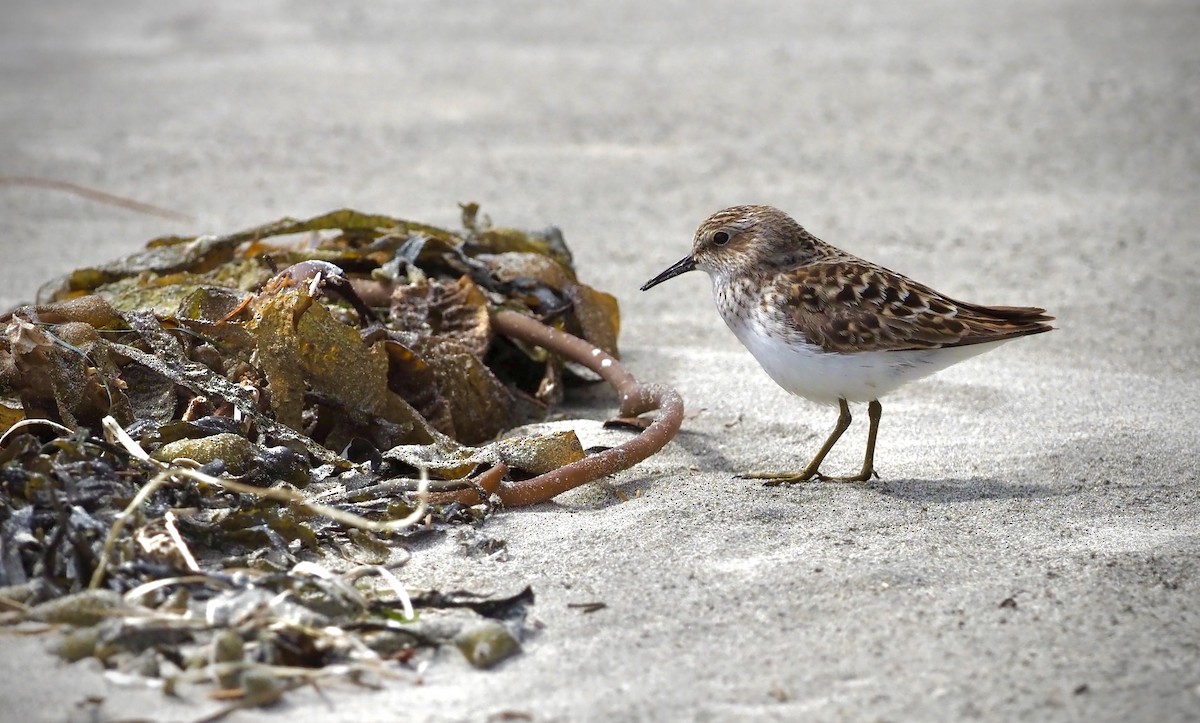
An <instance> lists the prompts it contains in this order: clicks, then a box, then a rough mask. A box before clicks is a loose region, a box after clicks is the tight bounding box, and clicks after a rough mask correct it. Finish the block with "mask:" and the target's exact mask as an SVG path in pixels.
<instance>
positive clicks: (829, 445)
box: [738, 399, 879, 487]
mask: <svg viewBox="0 0 1200 723" xmlns="http://www.w3.org/2000/svg"><path fill="white" fill-rule="evenodd" d="M871 404H872V405H873V406H872V407H870V408H869V409H868V411H870V413H871V414H872V415H873V416H872V417H871V437H870V439H868V440H867V455H868V459H869V458H870V457H871V456H873V454H874V451H873V447H874V445H875V437H874V432H875V425H876V423H877V422H878V421H879V402H871ZM838 407H839V409H840V410H841V411H840V413H839V414H838V420H837V425H836V426H834V428H833V431H832V432H831V433H830V434H829V438H828V439H826V440H825V444H823V445H821V450H820V451H819V452H817V456H816V457H813V459H812V461H811V462H809V463H808V466H807V467H805V468H804V470H803V471H802V472H797V473H789V472H784V473H770V472H751V473H749V474H744V475H738V476H739V477H741V478H742V479H761V480H766V481H767V485H768V486H770V487H774V486H775V485H782V484H794V483H796V482H807V481H808V480H811V479H822V480H825V479H831V478H828V477H825V476H824V475H822V474H821V473H820V471H819V470H820V467H821V463H822V462H824V461H825V455H827V454H829V450H831V449H833V445H835V444H837V441H838V440H839V439H840V438H841V436H842V433H843V432H845V431H846V430H847V429H849V427H850V405H849V404H847V403H846V400H845V399H839V400H838ZM868 464H869V463H868Z"/></svg>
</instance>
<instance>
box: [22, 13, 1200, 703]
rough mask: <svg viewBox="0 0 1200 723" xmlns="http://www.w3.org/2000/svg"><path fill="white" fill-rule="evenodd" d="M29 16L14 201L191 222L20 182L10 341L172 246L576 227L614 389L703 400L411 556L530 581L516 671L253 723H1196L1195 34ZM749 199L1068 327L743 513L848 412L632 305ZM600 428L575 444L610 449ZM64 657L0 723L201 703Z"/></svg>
mask: <svg viewBox="0 0 1200 723" xmlns="http://www.w3.org/2000/svg"><path fill="white" fill-rule="evenodd" d="M8 6H9V7H8V8H7V9H6V11H5V16H6V19H5V21H4V22H3V23H2V24H0V176H3V177H5V178H8V179H13V178H19V177H34V178H41V179H57V180H61V181H69V182H72V183H77V184H82V185H85V186H89V187H93V188H97V189H101V190H104V191H106V192H109V193H113V194H119V195H121V196H126V197H129V198H133V199H137V200H139V201H142V202H145V203H150V204H154V205H156V206H161V207H164V208H168V209H172V210H174V211H178V212H181V213H184V214H187V215H189V216H191V217H192V219H193V220H192V221H186V222H185V221H173V220H168V219H164V218H158V217H154V216H151V215H147V214H144V213H136V212H133V211H131V210H128V209H125V208H119V207H114V206H112V205H108V204H102V203H97V202H94V201H91V200H88V199H84V198H80V197H78V196H76V195H72V194H68V193H63V192H60V191H55V190H50V189H46V188H39V187H33V186H30V185H28V184H12V183H5V184H4V185H0V250H2V253H3V256H2V257H0V308H4V309H7V308H9V307H11V306H13V305H15V304H17V303H19V302H24V301H31V300H32V299H33V297H34V295H35V293H36V290H37V287H38V285H39V284H40V283H41V282H43V281H46V280H49V279H50V278H52V277H54V276H57V275H60V274H62V273H65V272H67V271H69V270H71V269H73V268H76V267H79V266H82V265H85V264H88V263H96V262H100V261H104V260H108V259H112V258H115V257H118V256H122V255H125V254H127V253H130V252H132V251H135V250H137V249H139V248H140V247H141V246H142V244H144V242H145V241H147V240H149V239H151V238H154V237H156V236H161V235H166V234H181V235H182V234H187V235H194V234H200V233H208V232H213V233H218V232H228V231H233V230H237V229H241V228H245V227H249V226H253V225H256V224H259V223H264V222H267V221H272V220H275V219H277V218H280V217H282V216H294V217H306V216H311V215H315V214H318V213H322V212H325V211H329V210H332V209H335V208H340V207H351V208H356V209H360V210H363V211H375V212H380V213H387V214H391V215H395V216H401V217H405V218H411V219H418V220H424V221H428V222H431V223H436V224H440V225H444V226H453V225H455V224H456V223H457V219H458V213H459V210H458V206H457V203H458V202H467V201H476V202H479V203H480V204H481V206H482V208H483V211H484V212H485V213H488V214H489V215H490V216H491V217H492V219H493V220H494V221H495V222H496V223H497V224H501V225H506V226H516V227H522V228H540V227H543V226H546V225H548V224H554V225H557V226H559V227H560V228H561V229H562V231H563V233H564V235H565V237H566V240H567V242H568V243H569V245H570V246H571V248H572V250H573V251H574V253H575V261H576V265H577V267H578V268H579V269H580V273H581V276H582V277H583V279H584V280H585V281H587V282H588V283H590V284H592V285H594V286H596V287H598V288H601V289H605V290H607V291H609V292H611V293H613V294H615V295H616V296H617V297H618V298H619V300H620V303H621V307H622V317H623V318H622V325H623V327H622V335H621V348H622V359H623V361H624V363H625V364H626V365H627V366H628V367H629V369H630V370H631V371H633V372H634V373H635V374H637V375H638V376H639V377H640V378H641V379H643V380H645V381H656V382H663V383H667V384H670V385H672V386H674V387H675V388H676V389H677V390H678V391H679V392H680V393H681V394H682V395H683V397H684V399H685V401H686V404H687V418H686V420H685V422H684V426H683V430H682V431H681V432H680V434H679V436H678V437H677V438H676V440H675V441H674V442H673V443H672V444H671V445H669V446H668V448H667V449H666V450H664V451H663V452H662V453H660V454H659V455H657V456H655V457H653V458H651V459H650V460H648V461H646V462H645V463H643V464H641V465H639V466H637V467H635V468H634V469H632V470H629V471H627V472H624V473H622V474H620V475H617V476H615V477H612V478H610V479H608V480H606V481H604V482H602V483H597V484H592V485H589V486H587V487H584V488H581V489H578V490H575V491H573V492H571V493H568V494H566V495H562V496H560V497H559V498H557V499H556V500H555V502H554V503H552V504H545V505H539V506H535V507H532V508H528V509H519V510H511V511H505V512H502V513H499V514H496V515H495V516H493V517H492V518H490V519H489V520H487V521H486V522H485V523H484V524H482V525H481V526H480V527H479V528H478V529H477V530H475V532H474V533H473V534H476V535H479V536H483V537H487V538H492V539H495V540H503V541H504V543H505V547H504V550H505V554H504V555H501V556H496V557H488V556H480V555H473V554H467V553H465V552H464V546H463V545H462V544H460V541H459V540H457V539H456V538H455V535H454V534H452V533H451V534H446V535H437V536H428V537H426V538H423V539H422V540H420V541H419V542H418V543H416V544H415V545H414V546H413V548H412V552H413V557H412V560H411V562H410V563H409V564H408V565H407V566H405V567H403V568H401V569H400V570H399V571H398V574H399V575H400V577H401V579H402V580H403V581H404V582H405V584H407V585H411V586H413V587H414V588H422V587H432V586H436V587H441V588H464V589H470V590H475V591H479V592H495V593H511V592H515V591H517V590H519V589H520V588H521V587H523V586H525V585H527V584H528V585H531V586H532V587H533V590H534V592H535V595H536V605H535V607H534V608H533V611H532V614H531V616H532V617H533V618H535V619H536V621H537V625H536V627H537V628H538V629H537V631H536V633H535V634H534V635H532V636H530V637H529V638H528V639H527V640H525V641H524V652H523V653H522V654H521V655H519V656H517V657H515V658H513V659H511V660H509V661H507V662H505V663H504V664H502V665H501V666H500V667H498V668H497V669H494V670H491V671H478V670H475V669H472V668H470V667H469V666H468V665H467V664H466V663H465V662H464V661H463V660H462V658H461V656H460V655H459V654H458V653H457V651H456V650H452V649H447V650H444V651H442V652H440V653H439V654H438V656H437V659H436V660H434V662H433V663H432V664H431V665H430V666H428V668H426V669H425V670H423V671H422V672H421V674H420V676H419V679H418V676H417V675H416V674H414V673H403V674H402V675H401V676H400V678H399V679H397V680H395V681H389V682H388V683H387V685H386V686H385V688H384V689H383V690H379V691H366V690H361V689H357V688H354V687H353V686H352V685H350V684H347V683H336V682H331V683H330V684H328V685H327V686H323V687H322V689H321V690H320V691H315V690H312V689H304V690H299V691H295V692H293V693H291V694H289V695H288V696H287V697H286V698H285V699H284V701H283V702H282V703H280V704H279V705H276V706H274V707H271V708H267V709H262V710H253V711H243V712H239V713H237V714H235V715H234V716H232V717H231V718H230V720H235V721H283V720H327V721H363V720H392V719H395V720H413V721H485V720H534V721H588V720H630V721H642V720H644V721H661V720H681V721H727V720H780V721H784V720H787V721H792V720H813V721H827V720H830V721H831V720H852V721H864V720H878V721H903V720H921V721H961V720H988V721H993V720H995V721H999V720H1038V721H1076V720H1079V721H1082V720H1088V721H1128V720H1154V721H1160V722H1164V723H1165V722H1167V721H1185V720H1198V719H1200V612H1198V611H1200V522H1198V520H1200V472H1198V467H1200V465H1198V463H1197V450H1198V449H1200V414H1198V412H1197V410H1198V409H1200V384H1198V383H1197V380H1198V379H1200V376H1198V372H1197V369H1198V367H1200V324H1197V322H1196V319H1195V315H1196V309H1197V307H1198V306H1200V283H1197V281H1196V277H1195V274H1196V270H1197V269H1200V204H1198V203H1197V193H1196V189H1197V188H1200V72H1197V71H1198V69H1200V44H1198V43H1196V41H1195V39H1196V37H1197V36H1200V10H1198V9H1197V7H1196V6H1195V5H1194V3H1190V2H1185V1H1183V0H1177V1H1173V0H1163V1H1161V2H1152V3H1147V2H1136V1H1134V0H1123V1H1115V0H1114V1H1111V2H1110V1H1107V0H1105V1H1104V2H1090V1H1088V2H1085V1H1083V0H1062V1H1054V0H1020V1H1018V2H1007V3H987V2H977V1H975V0H972V1H970V2H951V1H949V0H923V1H922V2H918V3H911V4H903V5H897V4H893V3H884V2H869V3H866V4H850V5H844V4H840V3H818V2H805V3H769V2H754V3H750V4H740V5H736V6H735V5H732V4H727V3H721V2H716V1H714V0H705V1H704V2H698V3H660V4H649V5H648V4H646V3H640V2H627V1H624V0H622V1H620V2H598V1H593V0H588V1H586V2H581V3H574V4H571V5H570V8H569V9H568V7H567V6H559V5H554V4H546V3H531V2H520V3H504V4H501V3H488V2H479V1H471V2H465V3H434V2H410V3H396V4H387V5H384V4H374V3H365V2H350V3H340V4H336V5H330V4H327V3H317V2H311V1H302V2H294V3H284V2H262V3H252V4H241V3H233V2H218V3H199V2H175V3H149V2H137V1H135V0H116V1H115V2H110V3H105V4H94V3H85V2H66V3H44V2H43V3H37V2H29V1H26V0H18V1H16V2H10V3H8ZM738 203H766V204H771V205H775V206H778V207H780V208H783V209H785V210H787V211H788V212H790V213H791V214H793V215H794V216H795V217H796V218H797V220H799V221H800V222H801V223H802V224H804V225H805V226H806V227H807V228H808V229H809V230H810V231H812V232H813V233H814V234H816V235H817V236H819V237H821V238H823V239H825V240H827V241H829V242H830V243H833V244H835V245H837V246H839V247H841V248H844V249H846V250H848V251H850V252H852V253H855V254H858V255H860V256H863V257H865V258H868V259H871V260H872V261H875V262H878V263H880V264H883V265H885V266H887V267H889V268H892V269H895V270H896V271H899V272H901V273H904V274H906V275H908V276H911V277H913V278H915V279H917V280H918V281H921V282H924V283H927V284H929V285H931V286H933V287H934V288H937V289H939V290H941V291H944V292H946V293H947V294H949V295H951V296H953V297H956V298H962V299H967V300H971V301H977V302H980V303H988V304H1008V305H1036V306H1043V307H1045V308H1047V309H1048V310H1049V311H1050V313H1052V314H1054V315H1055V316H1056V317H1057V318H1058V321H1057V322H1056V325H1057V326H1058V329H1057V330H1056V331H1054V332H1052V333H1050V334H1043V335H1039V336H1037V337H1032V338H1028V339H1020V340H1017V341H1014V342H1013V343H1010V344H1007V345H1005V346H1004V347H1002V348H1000V349H998V350H996V351H994V352H991V353H989V354H986V355H984V356H981V357H979V358H977V359H973V360H970V361H968V362H965V363H963V364H960V365H957V366H954V367H952V368H950V369H948V370H947V371H944V372H942V373H940V374H938V375H937V376H935V377H932V378H930V379H928V380H925V381H922V382H918V383H916V384H913V385H910V386H908V387H905V388H904V389H902V390H900V391H899V392H897V393H895V394H894V395H892V396H889V397H886V398H885V399H884V400H883V407H884V414H883V421H882V426H881V431H880V435H879V442H878V449H877V452H876V466H877V468H878V471H879V474H880V477H881V478H880V479H879V480H875V481H872V482H870V483H867V484H861V485H847V484H835V483H812V484H805V485H799V486H791V487H777V488H769V487H764V486H763V485H762V484H761V483H759V482H755V481H751V480H743V479H737V478H735V475H736V474H738V473H739V472H745V471H748V470H751V469H759V468H769V469H784V468H798V467H800V466H802V465H803V464H804V463H806V462H807V460H808V458H809V457H810V456H811V455H812V454H813V452H814V451H815V450H816V448H817V447H818V446H819V445H820V444H821V442H822V441H823V440H824V438H825V436H826V435H827V434H828V432H829V430H830V429H831V428H832V426H833V424H834V421H835V418H836V410H835V409H833V408H829V407H822V406H819V405H816V404H813V403H810V402H807V401H805V400H802V399H799V398H795V397H790V396H789V395H787V394H786V393H785V392H783V391H782V390H781V389H779V388H778V387H776V386H775V384H774V383H773V382H772V381H771V380H770V379H769V378H768V377H767V376H766V375H765V374H764V373H763V372H762V371H761V369H759V368H758V366H757V364H756V363H755V361H754V359H753V358H752V357H751V356H750V355H749V354H748V353H747V352H746V351H745V350H744V349H743V348H742V347H741V346H740V345H739V344H738V342H737V341H736V339H734V337H733V336H732V334H730V333H729V331H728V330H727V329H726V328H725V326H724V324H723V323H722V322H721V320H720V318H719V317H718V315H717V313H716V311H715V309H714V307H713V304H712V299H711V296H710V291H709V285H708V281H707V279H706V278H705V277H704V275H703V274H700V273H695V274H689V275H686V276H684V277H681V278H679V279H677V280H673V281H671V282H670V284H669V285H666V286H663V287H659V288H655V289H653V290H651V291H650V292H647V293H640V292H639V291H638V287H639V286H640V285H641V284H642V283H643V282H645V281H646V280H647V279H649V278H651V277H652V276H654V275H656V274H657V273H658V272H659V271H661V270H662V269H664V268H666V267H667V266H668V265H669V264H671V263H673V262H675V261H676V260H678V259H679V258H680V257H681V256H683V255H684V254H685V253H687V252H688V249H689V247H690V243H691V238H692V234H693V232H694V231H695V228H696V225H697V224H698V223H700V221H702V220H703V219H704V218H705V217H706V216H708V214H710V213H711V212H713V211H715V210H717V209H719V208H722V207H725V206H730V205H734V204H738ZM615 409H616V401H615V400H614V399H612V398H611V395H610V394H609V393H608V392H606V390H604V389H603V388H594V389H588V390H585V391H584V392H583V393H582V394H581V395H579V396H578V397H576V401H575V402H574V406H573V407H568V409H567V411H569V412H572V413H573V414H576V415H578V416H579V417H580V418H581V419H582V420H583V421H581V422H580V423H579V426H580V429H581V430H582V434H584V435H585V436H586V435H588V434H603V433H604V432H600V431H598V430H597V429H596V427H597V426H598V425H597V422H598V420H603V419H604V418H605V417H607V416H608V415H610V414H612V413H613V412H614V411H615ZM854 411H855V415H856V416H855V423H854V425H853V426H852V428H851V429H850V431H849V432H847V434H846V436H845V438H844V439H843V441H842V443H841V444H840V445H839V446H838V447H837V448H836V449H835V450H834V452H833V454H831V456H830V457H829V460H828V462H827V465H828V466H829V468H830V469H831V470H833V471H842V470H844V471H845V472H847V473H849V472H854V471H857V465H858V464H859V461H860V459H861V450H862V445H863V443H864V440H865V436H866V413H865V408H863V407H861V406H859V407H856V408H855V409H854ZM608 434H611V433H608ZM585 444H586V442H585ZM588 602H603V603H605V605H606V606H605V607H604V608H603V609H600V610H597V611H595V612H590V613H588V612H583V611H582V610H581V609H580V608H578V607H571V605H572V604H578V603H588ZM45 642H46V640H45V639H44V638H40V637H32V638H30V637H9V636H5V637H3V638H0V645H2V646H3V651H4V652H3V654H2V655H0V700H2V701H3V703H0V720H5V721H40V720H46V721H61V720H77V721H84V720H143V719H150V720H162V721H186V720H194V719H196V718H199V717H200V716H202V715H204V714H206V713H209V712H212V711H214V710H216V709H217V708H219V707H220V706H219V704H218V703H216V702H213V701H211V700H207V699H205V698H204V697H203V695H202V692H203V691H194V692H193V693H191V694H189V695H188V696H187V697H185V698H184V699H172V698H167V697H164V696H163V695H162V694H161V693H160V692H158V691H155V690H150V689H146V688H144V687H141V686H137V685H120V684H117V683H114V682H113V681H111V680H108V679H106V678H105V677H104V675H103V673H102V671H100V669H99V667H98V665H96V664H95V663H89V662H84V663H78V664H74V665H66V664H64V663H61V662H59V661H57V660H56V659H55V658H53V657H52V656H50V655H49V654H48V653H46V652H45V651H44V647H45Z"/></svg>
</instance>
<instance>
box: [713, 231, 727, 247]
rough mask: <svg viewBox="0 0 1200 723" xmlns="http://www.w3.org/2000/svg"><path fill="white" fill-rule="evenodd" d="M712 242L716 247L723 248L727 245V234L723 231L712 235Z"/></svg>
mask: <svg viewBox="0 0 1200 723" xmlns="http://www.w3.org/2000/svg"><path fill="white" fill-rule="evenodd" d="M712 241H713V243H714V244H716V245H717V246H724V245H725V244H727V243H729V234H728V233H726V232H724V231H717V232H716V233H714V234H713V238H712Z"/></svg>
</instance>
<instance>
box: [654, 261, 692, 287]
mask: <svg viewBox="0 0 1200 723" xmlns="http://www.w3.org/2000/svg"><path fill="white" fill-rule="evenodd" d="M695 268H696V259H694V258H692V257H691V256H684V257H683V258H681V259H679V261H676V262H675V264H674V265H672V266H671V268H669V269H667V270H666V271H664V272H662V273H661V274H659V275H658V276H655V277H654V278H653V279H650V280H649V281H647V282H646V283H644V284H642V291H645V290H647V289H649V288H651V287H653V286H658V285H659V284H661V283H662V282H664V281H666V280H667V279H673V278H675V277H676V276H678V275H680V274H686V273H687V272H689V271H692V270H693V269H695Z"/></svg>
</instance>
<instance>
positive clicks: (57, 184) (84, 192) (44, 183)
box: [0, 176, 196, 223]
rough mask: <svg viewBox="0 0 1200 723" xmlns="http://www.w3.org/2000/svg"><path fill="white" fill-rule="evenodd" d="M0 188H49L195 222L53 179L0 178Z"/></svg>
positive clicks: (152, 213) (165, 211) (178, 214)
mask: <svg viewBox="0 0 1200 723" xmlns="http://www.w3.org/2000/svg"><path fill="white" fill-rule="evenodd" d="M0 186H30V187H33V188H49V189H52V190H55V191H65V192H67V193H73V194H75V195H76V196H80V197H82V198H86V199H88V200H89V201H95V202H97V203H104V204H107V205H109V206H118V207H120V208H127V209H129V210H130V211H137V212H138V213H144V214H146V215H148V216H158V217H159V218H166V219H170V220H172V221H184V222H187V223H195V222H196V219H194V218H192V217H191V216H189V215H187V214H186V213H180V212H179V211H172V210H171V209H169V208H162V207H161V206H154V205H152V204H149V203H143V202H141V201H135V200H133V199H132V198H126V197H124V196H117V195H115V194H112V193H106V192H104V191H99V190H97V189H95V188H88V187H87V186H81V185H79V184H78V183H71V182H70V181H59V180H55V179H53V178H37V177H35V176H0Z"/></svg>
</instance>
